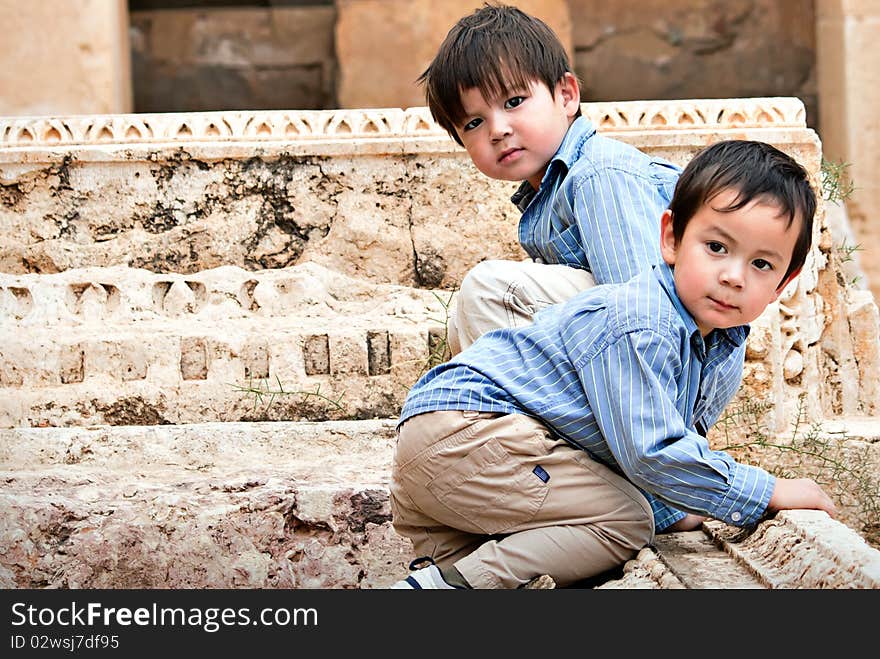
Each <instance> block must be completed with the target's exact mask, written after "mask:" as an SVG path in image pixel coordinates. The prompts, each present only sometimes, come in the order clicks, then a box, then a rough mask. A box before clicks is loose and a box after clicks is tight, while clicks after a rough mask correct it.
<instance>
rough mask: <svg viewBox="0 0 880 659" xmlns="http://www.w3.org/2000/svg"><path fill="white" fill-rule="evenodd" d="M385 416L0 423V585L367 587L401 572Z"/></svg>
mask: <svg viewBox="0 0 880 659" xmlns="http://www.w3.org/2000/svg"><path fill="white" fill-rule="evenodd" d="M392 438H393V423H391V422H388V421H383V422H367V423H361V424H354V423H352V422H347V423H346V422H342V423H338V424H309V423H304V424H298V423H296V424H294V423H292V424H283V423H282V424H205V425H202V426H197V427H186V426H162V427H157V428H153V429H150V428H137V427H119V428H109V427H104V428H95V429H77V428H71V429H30V430H5V431H2V433H0V449H2V450H0V467H2V471H0V477H2V480H3V483H4V485H3V489H2V492H0V507H2V510H3V511H4V513H3V515H2V516H0V556H2V558H0V585H3V586H4V587H8V588H12V587H17V588H60V587H64V588H371V587H380V586H384V585H386V584H387V583H389V582H393V581H396V580H397V579H399V578H400V575H401V574H405V572H406V565H407V563H408V560H409V559H410V558H411V556H410V554H411V553H412V547H411V545H410V544H409V541H408V540H405V539H403V538H401V537H399V536H397V535H396V534H394V532H393V530H392V529H391V523H390V520H391V513H390V508H389V504H388V491H387V477H388V474H389V473H390V464H389V461H390V456H391V442H392V441H393V440H392Z"/></svg>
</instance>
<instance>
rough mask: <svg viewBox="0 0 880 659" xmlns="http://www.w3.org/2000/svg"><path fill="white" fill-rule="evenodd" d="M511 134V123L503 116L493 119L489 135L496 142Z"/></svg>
mask: <svg viewBox="0 0 880 659" xmlns="http://www.w3.org/2000/svg"><path fill="white" fill-rule="evenodd" d="M510 133H511V128H510V122H509V121H508V120H507V117H505V116H504V115H503V114H502V115H500V116H496V117H493V118H492V120H491V123H490V125H489V134H490V135H491V136H492V139H493V140H495V141H498V140H502V139H504V138H505V137H507V136H508V135H510Z"/></svg>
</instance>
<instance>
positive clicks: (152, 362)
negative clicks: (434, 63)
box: [0, 99, 880, 588]
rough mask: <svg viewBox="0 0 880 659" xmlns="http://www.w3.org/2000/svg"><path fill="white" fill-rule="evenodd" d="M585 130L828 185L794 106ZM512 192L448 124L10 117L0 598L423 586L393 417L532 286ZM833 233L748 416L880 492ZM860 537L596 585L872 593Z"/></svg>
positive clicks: (709, 542)
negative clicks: (472, 334)
mask: <svg viewBox="0 0 880 659" xmlns="http://www.w3.org/2000/svg"><path fill="white" fill-rule="evenodd" d="M584 112H585V114H587V115H588V116H589V117H591V119H592V120H593V121H594V122H595V123H596V124H597V125H598V126H599V127H600V129H601V130H603V131H606V132H608V133H610V134H613V135H614V136H616V137H619V138H621V139H628V140H631V141H632V142H633V143H635V144H637V145H638V146H640V148H643V149H645V150H647V151H651V152H656V153H658V154H659V155H662V156H664V157H667V158H670V159H672V160H675V161H678V162H684V161H686V159H687V158H688V157H689V156H690V155H691V154H692V153H693V152H695V151H696V150H697V149H698V148H699V147H700V146H701V145H703V144H706V143H709V142H711V141H714V140H717V139H723V138H725V137H734V136H736V137H752V138H756V139H766V140H767V141H770V142H773V143H775V144H777V145H778V146H780V147H781V148H785V149H786V150H788V151H789V152H791V153H793V154H794V155H795V156H796V157H798V158H799V159H801V161H802V162H805V164H810V166H811V167H812V168H813V169H812V171H813V173H814V174H815V173H816V172H817V171H818V157H819V145H818V139H817V138H816V136H815V135H814V134H813V133H812V131H809V130H808V129H806V128H805V126H804V123H803V106H802V105H800V104H799V102H797V101H795V100H794V99H749V100H747V101H736V100H724V101H681V102H675V103H624V104H588V105H585V106H584ZM512 187H515V186H510V185H506V184H501V183H498V182H493V181H488V180H487V179H485V178H484V177H481V176H480V175H479V174H478V173H476V172H475V170H473V169H472V167H471V165H470V163H469V162H468V161H467V159H466V157H464V155H463V153H462V152H461V151H460V150H458V149H457V148H455V147H454V145H453V143H452V142H451V140H449V139H448V137H447V136H446V135H445V134H444V133H442V131H439V130H438V129H437V128H436V126H434V125H433V124H432V123H431V121H430V119H429V117H428V115H427V113H426V111H425V109H424V108H415V109H410V110H376V111H371V110H363V111H336V112H290V113H206V114H194V115H125V116H110V117H70V118H46V117H41V118H29V119H2V118H0V234H2V235H3V236H4V239H3V241H2V244H0V271H2V273H3V274H0V318H2V325H0V477H2V483H3V485H2V488H0V499H2V511H3V512H2V513H0V586H2V587H7V588H16V587H18V588H22V587H25V588H44V587H47V588H59V587H61V588H65V587H66V588H86V587H89V588H144V587H150V588H206V587H207V588H381V587H385V586H387V585H388V584H390V583H392V582H393V581H395V580H396V579H398V578H400V576H401V575H403V574H405V573H406V565H407V563H408V562H409V560H410V559H411V558H412V556H411V548H410V546H409V544H408V542H407V541H405V540H404V539H402V538H400V537H399V536H397V535H396V534H395V533H394V531H393V528H392V527H391V524H390V510H389V506H388V494H387V484H388V477H389V474H390V460H391V453H392V449H393V442H394V424H395V420H396V416H397V413H398V411H399V409H400V405H401V404H402V402H403V399H404V397H405V395H406V391H407V388H408V387H409V386H410V385H411V384H412V383H413V382H415V380H416V379H417V378H418V376H419V374H420V373H422V372H423V371H424V370H425V369H426V368H427V367H428V365H429V364H430V363H431V362H432V360H434V359H436V358H437V356H438V354H439V353H441V352H442V348H443V336H444V322H445V305H446V303H448V300H449V297H450V295H451V292H452V291H453V290H454V288H455V286H456V285H457V284H458V282H460V280H461V277H462V276H463V274H464V273H465V272H466V271H467V269H468V268H469V267H470V266H471V265H473V264H474V263H476V262H477V261H479V260H480V259H482V258H494V257H501V258H521V257H522V254H521V252H519V248H518V247H517V246H516V244H515V242H514V240H515V238H514V235H515V232H514V230H513V228H514V227H515V222H516V213H515V209H514V208H513V206H512V205H511V204H510V203H509V201H508V200H507V197H508V195H509V194H510V192H511V191H512ZM819 224H820V227H819V228H818V235H817V241H816V242H817V249H816V250H815V253H814V254H813V255H811V257H812V260H811V264H810V266H809V267H808V268H807V272H805V274H804V275H803V276H802V277H801V280H802V281H801V283H799V285H798V287H797V289H796V290H793V291H787V292H786V294H785V295H784V296H783V297H782V299H781V302H780V303H779V305H778V306H776V307H774V308H773V309H768V313H767V314H765V316H762V318H761V319H760V322H757V323H756V324H755V327H754V329H753V332H752V335H751V336H750V344H749V356H748V360H749V361H748V363H747V367H746V380H745V382H744V386H743V392H742V399H743V400H763V401H768V402H769V403H770V404H771V406H770V409H769V411H768V412H767V413H766V415H765V417H764V419H763V422H764V423H765V424H766V427H767V428H768V429H769V430H768V432H770V433H771V434H774V433H778V434H779V436H780V437H781V436H783V435H784V434H785V432H787V430H788V426H787V420H788V419H790V417H791V413H792V410H794V409H795V407H796V406H797V405H804V404H805V405H806V412H807V413H809V414H810V416H811V417H812V418H819V419H821V420H822V422H823V431H824V432H825V436H826V437H831V438H832V440H833V441H838V442H844V443H846V445H847V446H852V447H862V448H866V449H867V451H866V453H865V455H867V456H868V459H870V460H875V461H876V463H875V464H880V459H878V458H880V419H878V417H877V416H876V415H877V414H878V406H880V393H878V388H877V383H876V375H875V374H876V372H877V370H876V369H877V366H878V364H880V357H878V345H880V340H878V327H877V325H878V323H877V308H876V305H874V303H873V300H871V299H869V298H866V297H865V296H864V295H862V294H861V293H860V292H858V291H853V290H850V289H848V288H846V286H845V285H844V284H843V283H841V282H840V281H839V278H838V277H836V276H835V271H836V268H837V267H838V266H837V264H836V262H835V253H834V249H833V245H829V244H827V240H825V238H826V236H827V231H826V230H827V226H824V225H823V224H822V223H821V222H820V223H819ZM823 241H824V242H823ZM774 436H775V435H774ZM878 469H880V467H878ZM875 473H876V471H875ZM860 512H863V511H858V510H856V509H855V508H853V507H852V506H849V507H847V509H846V514H845V515H844V516H842V517H841V521H835V520H831V519H830V518H828V517H827V515H824V513H814V512H812V511H789V512H786V513H781V514H780V515H778V516H777V517H776V518H774V519H771V520H767V521H765V522H763V523H762V524H761V525H760V526H759V528H758V529H757V530H755V531H754V532H753V533H751V534H749V535H743V534H742V533H741V532H740V531H739V530H738V529H734V528H733V527H726V526H724V525H722V524H718V523H716V522H710V523H707V524H705V525H704V527H703V529H702V530H701V531H695V532H692V533H680V534H671V535H667V536H661V537H658V539H657V541H656V543H655V545H654V546H653V547H651V548H647V549H645V550H643V552H642V553H641V554H640V555H639V557H638V558H637V559H635V560H634V561H631V562H630V563H628V564H627V565H626V567H625V568H624V570H623V571H622V572H621V573H620V574H615V575H607V579H605V580H604V582H602V583H597V584H591V586H598V587H601V588H645V587H650V588H681V587H684V588H746V587H749V588H751V587H757V588H794V587H810V588H876V587H878V585H880V551H878V550H877V549H876V548H874V547H872V546H871V545H869V544H868V543H866V542H865V540H864V539H863V537H862V536H863V535H864V529H863V528H862V526H859V524H860V523H861V522H860V520H861V519H862V518H863V517H864V516H863V515H862V516H860V515H859V513H860ZM847 524H848V525H849V526H848V525H847ZM854 529H857V530H858V531H859V533H857V532H856V530H854ZM860 533H861V535H860Z"/></svg>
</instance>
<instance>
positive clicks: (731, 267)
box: [721, 259, 745, 288]
mask: <svg viewBox="0 0 880 659" xmlns="http://www.w3.org/2000/svg"><path fill="white" fill-rule="evenodd" d="M744 270H745V268H744V267H743V264H741V263H739V262H737V261H736V260H734V259H729V260H728V261H727V262H726V263H725V264H724V267H723V268H722V269H721V281H722V282H724V283H725V284H727V285H728V286H735V287H736V288H742V285H743V279H744V274H743V273H744Z"/></svg>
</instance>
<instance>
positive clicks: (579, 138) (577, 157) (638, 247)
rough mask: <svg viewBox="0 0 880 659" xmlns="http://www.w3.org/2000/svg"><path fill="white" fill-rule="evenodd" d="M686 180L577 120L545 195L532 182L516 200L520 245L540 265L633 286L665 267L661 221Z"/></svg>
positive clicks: (663, 164) (675, 170) (553, 166)
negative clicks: (655, 266) (678, 186)
mask: <svg viewBox="0 0 880 659" xmlns="http://www.w3.org/2000/svg"><path fill="white" fill-rule="evenodd" d="M680 173H681V169H680V168H679V167H677V166H675V165H673V164H672V163H669V162H667V161H665V160H662V159H659V158H652V157H650V156H648V155H647V154H645V153H643V152H641V151H639V150H638V149H636V148H635V147H632V146H630V145H629V144H626V143H624V142H621V141H619V140H614V139H609V138H607V137H603V136H601V135H598V134H596V129H595V128H594V127H593V125H592V124H591V123H590V121H589V120H588V119H586V118H585V117H578V118H577V119H575V121H574V122H573V123H572V125H571V126H570V127H569V129H568V132H567V133H566V135H565V138H564V139H563V141H562V144H561V145H560V146H559V149H558V150H557V151H556V155H555V156H554V157H553V159H552V160H551V161H550V164H549V165H548V167H547V171H546V173H545V174H544V178H543V180H542V181H541V186H540V188H539V189H538V191H537V192H535V191H534V190H533V189H532V187H531V186H530V185H529V183H528V182H525V183H523V184H522V185H521V186H520V188H519V189H518V190H517V192H516V194H514V195H513V197H512V201H513V202H514V203H515V204H516V205H517V207H518V208H519V209H520V210H521V211H523V214H522V217H521V218H520V222H519V242H520V244H521V245H522V246H523V249H525V251H526V253H528V255H529V256H531V257H532V258H533V259H535V260H541V261H543V262H544V263H561V264H564V265H570V266H572V267H575V268H581V269H583V270H590V271H591V272H592V273H593V277H594V278H595V280H596V283H597V284H611V283H618V282H624V281H627V280H629V279H631V278H632V277H633V276H634V275H636V274H638V273H639V272H641V271H642V270H644V269H645V268H647V267H649V266H650V265H652V264H654V263H659V262H660V216H661V215H662V214H663V211H664V210H666V209H667V208H668V207H669V201H670V199H671V198H672V193H673V192H674V190H675V184H676V181H678V176H679V174H680Z"/></svg>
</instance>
